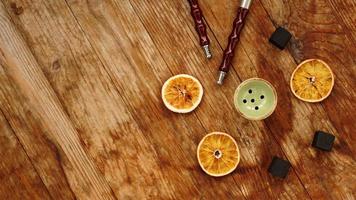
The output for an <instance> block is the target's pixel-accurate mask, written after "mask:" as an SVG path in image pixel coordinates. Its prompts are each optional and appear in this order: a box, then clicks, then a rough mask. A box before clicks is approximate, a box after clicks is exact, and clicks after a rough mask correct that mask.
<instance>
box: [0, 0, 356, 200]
mask: <svg viewBox="0 0 356 200" xmlns="http://www.w3.org/2000/svg"><path fill="white" fill-rule="evenodd" d="M199 3H200V5H201V7H202V10H203V12H204V15H205V20H206V22H207V24H208V34H209V37H210V39H211V41H212V52H213V55H214V57H213V59H212V60H206V59H205V57H204V55H203V52H202V50H201V47H200V46H199V42H198V40H197V35H196V32H195V30H194V25H193V20H192V19H191V16H190V9H189V4H188V2H187V1H160V3H159V4H157V3H153V2H152V1H150V0H108V1H99V0H89V1H84V0H49V1H47V0H36V1H33V0H32V1H31V0H15V1H10V0H2V1H1V2H0V25H1V26H0V110H1V112H0V114H1V115H0V136H1V138H0V143H1V146H0V153H1V155H2V157H3V159H2V160H1V161H0V170H1V171H0V175H1V176H0V178H1V179H0V180H1V189H0V199H9V198H10V199H75V198H77V199H186V198H187V197H189V199H354V198H355V195H356V194H355V193H356V184H355V182H356V162H355V152H356V149H355V145H354V143H355V140H356V138H355V134H354V133H355V131H354V130H356V125H355V123H354V122H355V121H356V115H355V112H356V108H355V106H356V105H355V101H354V99H355V98H356V60H355V58H356V48H355V46H356V43H355V41H356V37H355V36H356V28H355V15H356V14H355V12H354V11H355V9H356V5H355V3H354V2H353V1H346V2H345V1H343V2H341V1H338V0H329V1H307V2H305V1H299V0H298V1H292V0H290V1H282V0H266V1H260V0H255V2H254V3H253V5H252V8H251V12H250V14H249V16H248V20H247V24H246V26H245V28H244V30H243V33H242V36H241V43H240V45H239V46H238V48H237V51H236V52H237V53H236V58H235V59H234V62H233V70H231V73H230V74H229V76H228V78H227V79H226V82H225V84H224V85H223V86H222V87H220V86H217V85H216V83H215V80H216V75H217V74H216V70H217V67H218V65H219V64H220V63H219V62H220V60H221V57H222V51H223V48H224V47H225V46H226V43H227V36H228V35H229V33H230V30H231V24H232V21H233V19H234V17H235V15H236V13H235V12H236V10H237V6H238V5H239V2H238V0H233V1H229V0H221V1H214V0H201V1H199ZM276 26H284V27H286V28H287V29H288V30H290V31H291V32H292V33H293V35H294V37H293V39H292V41H291V42H290V44H289V46H288V48H287V49H286V50H284V51H280V50H278V49H277V48H275V47H273V46H272V45H270V44H269V43H268V37H269V36H270V34H271V33H272V32H273V31H274V29H275V27H276ZM315 57H318V58H321V59H323V60H325V61H326V62H328V63H329V64H330V65H331V67H332V69H333V71H334V73H335V75H336V84H335V87H334V91H333V93H332V95H331V96H330V97H329V98H328V99H327V100H325V101H324V102H322V103H318V104H308V103H304V102H301V101H299V100H297V99H296V98H294V97H293V95H292V93H291V92H290V91H289V84H288V82H289V77H290V75H291V73H292V71H293V69H294V68H295V67H296V65H297V64H298V63H299V62H300V61H301V60H303V59H306V58H315ZM179 73H189V74H192V75H194V76H196V77H197V78H198V79H199V80H200V81H201V82H202V83H203V86H204V88H205V96H204V99H203V101H202V104H201V105H200V106H199V107H198V109H197V110H196V111H194V112H193V113H191V114H188V115H177V114H173V113H171V112H169V111H167V109H166V108H164V106H163V104H162V102H161V99H160V87H161V85H162V84H163V82H164V81H165V80H166V79H167V78H169V77H170V76H172V75H173V74H179ZM254 76H259V77H262V78H265V79H267V80H269V81H271V82H272V83H273V85H275V86H276V88H277V92H278V97H279V104H278V106H277V110H276V111H275V113H274V114H273V115H272V116H271V117H270V118H268V119H266V120H264V121H259V122H251V121H248V120H245V119H243V118H242V117H241V116H240V115H239V114H238V113H237V112H236V111H235V109H234V106H233V103H232V97H233V93H234V90H235V88H236V87H237V85H238V84H239V83H240V82H241V81H243V80H245V79H247V78H250V77H254ZM215 130H220V131H225V132H227V133H229V134H231V135H232V136H233V137H234V138H235V139H236V140H237V142H238V144H239V146H240V151H241V153H242V158H241V163H240V165H239V167H238V168H237V169H236V171H235V172H234V173H232V174H231V175H228V176H226V177H223V178H218V179H217V178H212V177H209V176H207V175H206V174H204V172H203V171H202V170H201V169H200V167H199V165H198V162H197V160H196V157H195V155H196V154H195V152H196V147H197V144H198V142H199V140H200V139H201V138H202V137H203V136H204V134H206V133H208V132H211V131H215ZM315 130H325V131H328V132H331V133H333V134H334V135H336V137H337V139H336V141H335V145H334V148H333V151H332V152H329V153H326V152H320V151H318V150H315V149H313V148H311V147H310V143H311V140H312V137H313V133H314V131H315ZM10 155H11V156H10ZM274 155H278V156H280V157H284V158H285V159H288V160H289V161H290V162H291V163H292V169H291V171H290V173H289V175H288V177H287V178H286V179H284V180H280V179H276V178H273V177H271V176H270V175H269V174H268V172H267V168H268V165H269V163H270V160H271V158H272V157H273V156H274ZM9 195H11V196H9Z"/></svg>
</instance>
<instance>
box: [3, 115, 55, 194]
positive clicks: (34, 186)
mask: <svg viewBox="0 0 356 200" xmlns="http://www.w3.org/2000/svg"><path fill="white" fill-rule="evenodd" d="M0 145H1V148H0V156H1V162H0V182H1V187H0V196H1V198H3V199H40V198H42V199H50V194H49V193H48V191H47V188H46V187H45V185H44V184H43V182H42V180H41V178H40V176H39V175H38V174H37V172H36V170H35V169H34V167H33V166H32V164H31V161H30V159H29V158H28V156H27V155H26V152H25V151H24V149H23V148H22V146H21V144H20V142H19V141H18V139H17V137H16V135H15V134H14V132H13V131H12V129H11V127H10V126H9V124H8V123H7V121H6V119H5V117H4V115H3V114H2V112H0ZM14 158H16V159H14Z"/></svg>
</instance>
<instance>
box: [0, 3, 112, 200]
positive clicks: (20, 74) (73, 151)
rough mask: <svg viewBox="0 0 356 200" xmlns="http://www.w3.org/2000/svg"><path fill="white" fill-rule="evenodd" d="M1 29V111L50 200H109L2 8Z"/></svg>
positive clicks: (26, 48)
mask: <svg viewBox="0 0 356 200" xmlns="http://www.w3.org/2000/svg"><path fill="white" fill-rule="evenodd" d="M0 24H1V27H2V28H1V29H0V48H1V49H0V50H1V51H0V52H1V54H0V55H1V56H0V64H1V68H0V72H1V76H0V78H1V79H0V81H1V84H0V95H1V96H0V97H1V98H0V100H1V108H2V109H3V111H4V114H5V115H6V118H7V119H8V121H9V123H10V124H11V126H12V127H13V130H14V131H15V134H16V135H17V137H18V138H19V140H20V142H21V144H22V145H23V147H24V149H25V151H26V152H27V153H28V155H29V157H30V158H31V161H32V163H33V164H34V166H35V167H36V170H37V171H38V173H39V175H40V176H41V178H42V180H43V182H44V184H45V185H46V186H47V188H48V190H49V191H50V193H51V195H52V196H53V197H54V198H56V199H74V198H75V197H76V198H78V199H84V198H85V199H88V198H95V199H113V196H112V191H111V190H110V187H109V186H108V185H107V183H106V182H105V180H104V179H103V178H102V176H101V175H100V173H99V172H98V171H97V169H95V167H94V166H93V164H92V162H91V161H90V160H89V159H88V157H87V156H86V155H85V152H84V150H83V148H82V147H81V145H80V141H79V139H78V137H77V134H78V133H77V131H76V130H75V127H74V126H73V125H72V124H71V122H70V121H69V119H68V117H67V115H66V113H65V112H64V111H63V109H62V107H61V104H60V102H59V100H58V99H57V97H56V95H55V93H54V91H53V90H52V88H51V86H50V84H49V82H48V81H47V79H46V78H45V76H44V74H43V73H42V71H41V69H40V67H39V65H38V63H37V61H36V59H35V58H34V57H33V55H32V53H31V51H30V49H29V48H28V46H27V45H26V43H25V41H24V40H23V38H22V36H21V35H20V34H19V33H18V31H17V30H16V28H15V27H14V24H13V23H12V22H11V20H10V18H9V16H8V14H7V12H6V11H5V8H4V6H3V4H0ZM68 185H69V186H68ZM69 187H70V188H69ZM71 190H73V192H74V193H75V196H74V195H73V193H72V192H71Z"/></svg>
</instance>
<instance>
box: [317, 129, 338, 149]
mask: <svg viewBox="0 0 356 200" xmlns="http://www.w3.org/2000/svg"><path fill="white" fill-rule="evenodd" d="M334 140H335V136H334V135H332V134H330V133H325V132H323V131H317V132H315V135H314V140H313V144H312V146H313V147H316V148H318V149H321V150H324V151H331V148H332V147H333V144H334Z"/></svg>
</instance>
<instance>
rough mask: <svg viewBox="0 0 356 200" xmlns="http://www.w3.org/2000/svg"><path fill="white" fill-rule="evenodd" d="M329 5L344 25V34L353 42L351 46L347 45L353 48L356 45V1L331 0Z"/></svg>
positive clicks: (339, 21)
mask: <svg viewBox="0 0 356 200" xmlns="http://www.w3.org/2000/svg"><path fill="white" fill-rule="evenodd" d="M328 3H329V4H330V6H331V8H333V10H334V12H333V14H334V15H335V18H336V20H337V22H338V23H340V25H344V26H343V29H344V33H345V34H346V35H347V36H348V37H349V38H350V40H351V41H352V43H351V44H348V43H345V44H347V45H350V46H351V48H352V46H355V44H356V15H355V13H356V1H342V0H329V1H328ZM352 44H353V45H352Z"/></svg>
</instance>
